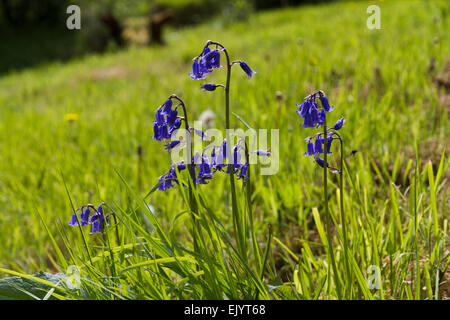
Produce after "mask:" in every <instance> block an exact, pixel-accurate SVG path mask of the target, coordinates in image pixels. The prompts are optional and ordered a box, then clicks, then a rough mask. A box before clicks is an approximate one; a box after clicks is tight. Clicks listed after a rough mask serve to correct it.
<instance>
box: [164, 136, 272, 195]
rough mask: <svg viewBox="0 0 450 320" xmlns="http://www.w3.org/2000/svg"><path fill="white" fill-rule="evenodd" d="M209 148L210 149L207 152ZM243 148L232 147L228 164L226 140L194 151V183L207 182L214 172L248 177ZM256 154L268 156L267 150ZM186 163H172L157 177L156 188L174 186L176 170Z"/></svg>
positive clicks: (240, 177)
mask: <svg viewBox="0 0 450 320" xmlns="http://www.w3.org/2000/svg"><path fill="white" fill-rule="evenodd" d="M209 149H211V151H210V152H209ZM244 151H245V148H244V147H242V146H241V145H239V144H237V145H235V146H234V147H233V151H232V154H231V159H230V164H231V171H230V166H228V165H226V164H225V162H226V159H227V145H226V141H223V143H222V145H219V146H208V147H206V148H205V149H204V150H203V152H202V154H199V153H196V154H195V155H194V156H193V157H192V163H193V164H194V168H195V169H196V170H195V172H197V174H196V175H195V179H194V182H195V184H208V183H209V181H210V180H211V179H212V178H213V176H214V174H215V173H216V172H218V171H219V172H223V173H226V174H234V175H236V176H237V179H238V180H239V179H242V180H243V181H244V182H245V181H247V179H248V162H246V161H245V156H243V153H244V154H245V152H244ZM255 153H256V154H257V155H258V156H270V152H269V151H265V150H258V151H255ZM185 169H186V165H185V164H184V162H181V163H178V164H172V165H171V167H170V169H169V172H167V173H166V174H165V175H163V176H161V177H160V178H159V181H158V182H159V183H160V184H159V186H158V190H160V191H166V190H167V189H169V188H175V186H176V185H177V184H179V182H178V178H177V170H178V172H180V171H182V170H185Z"/></svg>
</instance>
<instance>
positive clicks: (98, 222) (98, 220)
mask: <svg viewBox="0 0 450 320" xmlns="http://www.w3.org/2000/svg"><path fill="white" fill-rule="evenodd" d="M90 223H91V224H92V230H91V232H90V234H93V233H96V232H103V230H104V229H105V226H106V225H107V224H108V225H109V223H108V218H106V219H105V216H104V215H103V208H102V205H99V206H98V209H97V212H95V213H94V214H93V215H92V217H91V222H90Z"/></svg>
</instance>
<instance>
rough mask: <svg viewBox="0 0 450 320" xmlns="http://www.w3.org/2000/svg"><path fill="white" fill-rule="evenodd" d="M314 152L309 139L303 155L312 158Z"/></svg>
mask: <svg viewBox="0 0 450 320" xmlns="http://www.w3.org/2000/svg"><path fill="white" fill-rule="evenodd" d="M315 154H316V152H315V151H314V144H313V143H312V142H311V139H309V140H308V144H307V145H306V152H305V153H304V154H303V155H304V156H313V155H315Z"/></svg>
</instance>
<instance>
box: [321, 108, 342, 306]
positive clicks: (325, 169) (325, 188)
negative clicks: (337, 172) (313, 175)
mask: <svg viewBox="0 0 450 320" xmlns="http://www.w3.org/2000/svg"><path fill="white" fill-rule="evenodd" d="M323 135H324V148H323V149H324V150H323V154H324V156H323V157H324V163H325V165H324V166H323V197H324V205H325V218H326V223H327V242H328V254H329V258H330V263H331V266H332V268H333V273H334V279H335V284H336V289H337V295H338V298H339V299H341V283H340V281H339V276H338V273H337V268H336V261H335V259H334V252H333V246H332V243H331V217H330V213H329V210H328V185H327V182H328V179H327V172H328V160H327V154H328V150H327V120H326V116H325V117H324V120H323Z"/></svg>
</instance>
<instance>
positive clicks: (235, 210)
mask: <svg viewBox="0 0 450 320" xmlns="http://www.w3.org/2000/svg"><path fill="white" fill-rule="evenodd" d="M218 45H220V44H218ZM220 46H221V47H222V48H223V52H224V54H225V57H226V59H227V82H226V87H225V131H226V143H227V158H228V171H229V172H230V174H229V177H230V189H231V203H232V214H233V223H234V227H235V232H236V242H237V245H238V248H239V251H240V253H241V256H242V257H243V258H246V257H247V254H246V250H245V244H244V243H243V239H241V238H242V228H241V223H240V217H239V210H238V206H237V197H236V185H235V182H234V174H233V164H232V163H231V162H230V158H231V155H232V152H231V136H230V131H229V129H230V83H231V67H232V64H231V62H230V57H229V56H228V52H227V50H226V49H225V47H223V46H222V45H220ZM245 260H246V259H245Z"/></svg>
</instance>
